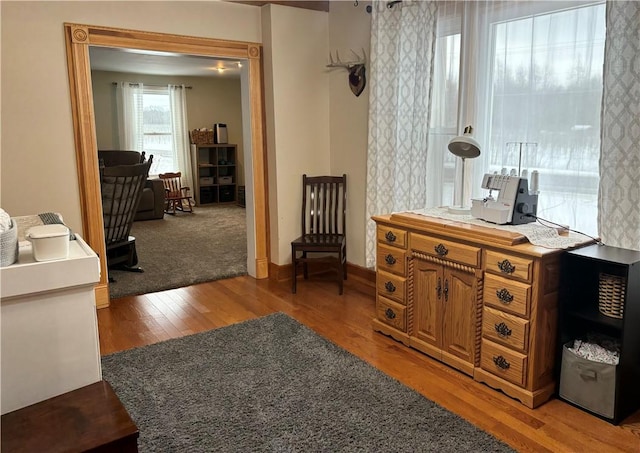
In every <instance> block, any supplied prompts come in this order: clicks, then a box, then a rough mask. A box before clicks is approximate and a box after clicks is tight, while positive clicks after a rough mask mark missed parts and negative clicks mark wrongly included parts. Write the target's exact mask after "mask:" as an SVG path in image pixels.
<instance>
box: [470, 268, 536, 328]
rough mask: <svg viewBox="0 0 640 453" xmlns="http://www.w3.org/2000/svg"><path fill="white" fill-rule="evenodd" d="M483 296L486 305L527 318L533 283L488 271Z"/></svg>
mask: <svg viewBox="0 0 640 453" xmlns="http://www.w3.org/2000/svg"><path fill="white" fill-rule="evenodd" d="M482 298H483V301H484V304H485V305H488V306H491V307H494V308H497V309H499V310H502V311H506V312H508V313H512V314H515V315H519V316H522V317H525V318H528V317H529V312H530V307H531V285H527V284H526V283H520V282H516V281H513V280H507V279H506V278H500V277H496V276H494V275H490V274H488V273H487V274H485V275H484V290H483V294H482Z"/></svg>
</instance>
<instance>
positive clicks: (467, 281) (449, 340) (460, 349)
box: [442, 268, 478, 363]
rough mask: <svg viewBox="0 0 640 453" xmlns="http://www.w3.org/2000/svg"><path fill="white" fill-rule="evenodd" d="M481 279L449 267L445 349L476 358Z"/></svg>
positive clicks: (464, 357) (469, 359)
mask: <svg viewBox="0 0 640 453" xmlns="http://www.w3.org/2000/svg"><path fill="white" fill-rule="evenodd" d="M477 298H478V294H477V283H476V277H475V275H474V274H471V273H468V272H463V271H459V270H455V269H449V268H445V271H444V288H443V306H444V311H443V312H444V313H443V323H442V331H443V337H442V350H443V351H444V352H448V353H449V354H452V355H454V356H456V357H458V358H460V359H462V360H464V361H465V362H469V363H473V362H474V351H475V340H476V331H477V327H476V316H477V313H476V307H477Z"/></svg>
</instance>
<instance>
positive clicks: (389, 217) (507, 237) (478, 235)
mask: <svg viewBox="0 0 640 453" xmlns="http://www.w3.org/2000/svg"><path fill="white" fill-rule="evenodd" d="M372 219H373V220H374V221H375V222H376V223H378V224H386V225H390V226H396V227H399V228H404V229H407V230H409V231H414V232H417V233H428V234H436V235H442V236H447V237H450V238H452V239H457V240H461V241H465V242H472V243H479V244H484V245H489V246H494V247H498V248H504V249H509V250H511V251H515V252H519V253H524V254H527V255H534V256H543V255H548V254H553V253H560V252H562V251H563V250H564V249H557V248H546V247H541V246H536V245H532V244H531V243H530V242H529V241H528V240H527V238H526V236H524V235H523V234H521V233H518V232H513V231H505V230H501V229H497V228H491V227H490V226H479V225H473V224H469V223H464V222H456V221H454V220H448V219H441V218H438V217H430V216H425V215H422V214H413V213H410V212H399V213H394V214H385V215H379V216H373V217H372ZM592 242H593V240H592V239H590V238H586V237H585V240H584V241H581V242H580V243H579V245H578V246H577V247H582V246H583V245H586V244H590V243H592ZM573 248H576V247H573Z"/></svg>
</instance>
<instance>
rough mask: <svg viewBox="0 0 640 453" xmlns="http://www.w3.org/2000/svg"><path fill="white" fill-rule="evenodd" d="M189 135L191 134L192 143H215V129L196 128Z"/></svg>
mask: <svg viewBox="0 0 640 453" xmlns="http://www.w3.org/2000/svg"><path fill="white" fill-rule="evenodd" d="M189 135H190V136H191V143H193V144H195V145H210V144H212V143H213V131H201V130H199V129H194V130H192V131H191V132H190V133H189Z"/></svg>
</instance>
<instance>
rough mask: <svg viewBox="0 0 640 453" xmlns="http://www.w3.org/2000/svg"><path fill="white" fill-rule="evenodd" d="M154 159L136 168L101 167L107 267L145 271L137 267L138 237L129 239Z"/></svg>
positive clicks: (129, 166)
mask: <svg viewBox="0 0 640 453" xmlns="http://www.w3.org/2000/svg"><path fill="white" fill-rule="evenodd" d="M152 160H153V156H151V157H150V158H149V160H148V161H146V162H144V163H140V164H134V165H116V166H113V167H105V166H103V165H101V166H100V190H101V192H102V217H103V221H104V237H105V242H106V249H107V267H109V268H116V269H121V270H127V271H131V272H143V271H142V269H141V268H140V267H138V255H137V253H136V238H135V237H133V236H129V233H130V232H131V226H132V225H133V218H134V216H135V213H136V210H137V209H138V204H139V203H140V198H141V197H142V189H143V188H144V185H145V182H146V180H147V176H148V175H149V168H150V167H151V163H152Z"/></svg>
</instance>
